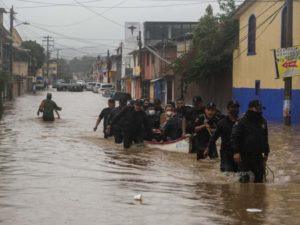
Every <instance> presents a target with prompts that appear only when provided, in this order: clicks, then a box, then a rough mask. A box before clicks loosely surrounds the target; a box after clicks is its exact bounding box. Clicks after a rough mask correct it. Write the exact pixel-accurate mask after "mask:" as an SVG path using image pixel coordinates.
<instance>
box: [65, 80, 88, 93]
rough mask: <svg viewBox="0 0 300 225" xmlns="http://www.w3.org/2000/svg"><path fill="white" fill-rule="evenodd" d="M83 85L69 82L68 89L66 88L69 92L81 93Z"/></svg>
mask: <svg viewBox="0 0 300 225" xmlns="http://www.w3.org/2000/svg"><path fill="white" fill-rule="evenodd" d="M83 87H84V86H83V85H81V84H78V83H77V82H74V81H73V82H71V83H69V87H68V90H69V91H83Z"/></svg>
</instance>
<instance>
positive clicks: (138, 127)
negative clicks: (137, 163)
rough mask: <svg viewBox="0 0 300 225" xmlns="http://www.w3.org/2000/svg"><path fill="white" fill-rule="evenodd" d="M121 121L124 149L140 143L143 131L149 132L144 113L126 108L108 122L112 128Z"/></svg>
mask: <svg viewBox="0 0 300 225" xmlns="http://www.w3.org/2000/svg"><path fill="white" fill-rule="evenodd" d="M120 120H122V121H123V123H122V134H123V144H124V148H129V147H130V146H131V144H132V142H134V143H142V142H143V136H144V134H145V131H147V130H149V129H150V127H149V125H148V120H147V116H146V113H145V112H144V111H135V110H134V108H133V107H129V106H126V107H125V108H123V109H122V110H121V112H120V113H118V114H117V115H116V116H115V117H114V118H113V119H112V121H111V122H110V124H111V125H112V126H114V124H115V123H117V122H118V121H120Z"/></svg>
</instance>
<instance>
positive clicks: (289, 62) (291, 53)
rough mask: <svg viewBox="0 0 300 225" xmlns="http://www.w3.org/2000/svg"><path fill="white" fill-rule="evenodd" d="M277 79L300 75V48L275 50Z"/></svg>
mask: <svg viewBox="0 0 300 225" xmlns="http://www.w3.org/2000/svg"><path fill="white" fill-rule="evenodd" d="M274 58H275V65H276V72H277V78H285V77H293V76H298V75H300V46H295V47H290V48H280V49H277V50H274Z"/></svg>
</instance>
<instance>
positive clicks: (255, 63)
mask: <svg viewBox="0 0 300 225" xmlns="http://www.w3.org/2000/svg"><path fill="white" fill-rule="evenodd" d="M293 8H294V12H293V34H292V35H293V45H294V46H297V45H300V29H299V27H300V2H299V1H294V7H293ZM235 16H236V18H237V19H238V20H239V23H240V25H239V26H240V32H239V46H238V48H237V49H236V50H235V51H234V56H233V97H234V98H235V99H236V100H238V101H239V102H240V103H241V109H242V111H246V110H247V104H248V102H249V101H250V100H251V99H260V100H261V101H262V102H263V104H264V106H265V107H266V110H265V111H264V115H265V117H266V118H267V119H268V120H271V121H277V122H281V121H283V101H284V81H283V80H282V79H276V69H275V62H274V53H273V51H272V50H274V49H279V48H281V47H284V40H285V37H286V18H287V7H286V5H285V2H284V1H275V2H274V1H266V2H263V3H262V2H255V1H250V0H246V1H245V2H244V3H243V4H242V5H241V6H240V7H239V9H238V10H237V12H236V14H235ZM298 66H299V65H298ZM292 82H293V85H292V89H293V91H292V103H291V111H292V122H293V123H300V77H299V76H298V77H293V78H292Z"/></svg>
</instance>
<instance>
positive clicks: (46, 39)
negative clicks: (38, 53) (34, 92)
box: [43, 36, 54, 79]
mask: <svg viewBox="0 0 300 225" xmlns="http://www.w3.org/2000/svg"><path fill="white" fill-rule="evenodd" d="M44 43H46V44H45V45H46V64H47V68H46V74H47V79H49V64H50V47H51V48H52V47H53V46H54V40H53V38H52V37H49V36H46V37H44V39H43V45H44Z"/></svg>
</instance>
